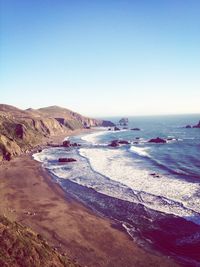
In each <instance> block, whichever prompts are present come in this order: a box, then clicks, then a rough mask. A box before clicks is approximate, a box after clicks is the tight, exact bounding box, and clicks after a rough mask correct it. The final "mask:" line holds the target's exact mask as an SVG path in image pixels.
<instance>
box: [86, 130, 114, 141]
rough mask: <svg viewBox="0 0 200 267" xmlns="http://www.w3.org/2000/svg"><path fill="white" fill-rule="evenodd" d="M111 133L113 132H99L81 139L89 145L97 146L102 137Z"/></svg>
mask: <svg viewBox="0 0 200 267" xmlns="http://www.w3.org/2000/svg"><path fill="white" fill-rule="evenodd" d="M110 132H112V131H108V130H107V131H98V132H94V133H91V134H87V135H84V136H82V137H81V139H82V140H84V141H87V142H89V143H92V144H97V143H98V142H97V140H98V138H99V137H100V136H102V135H105V134H108V133H110Z"/></svg>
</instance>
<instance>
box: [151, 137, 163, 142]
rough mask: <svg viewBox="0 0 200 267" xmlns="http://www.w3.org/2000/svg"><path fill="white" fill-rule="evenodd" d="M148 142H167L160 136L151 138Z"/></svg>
mask: <svg viewBox="0 0 200 267" xmlns="http://www.w3.org/2000/svg"><path fill="white" fill-rule="evenodd" d="M148 143H167V141H166V140H165V139H162V138H160V137H157V138H152V139H150V140H149V141H148Z"/></svg>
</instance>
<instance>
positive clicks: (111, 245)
mask: <svg viewBox="0 0 200 267" xmlns="http://www.w3.org/2000/svg"><path fill="white" fill-rule="evenodd" d="M84 132H85V131H84ZM88 132H89V131H88V130H87V133H88ZM90 132H91V131H90ZM82 133H83V131H78V133H77V132H76V133H75V132H72V133H70V136H71V135H77V134H82ZM63 136H64V135H62V137H61V136H55V137H52V140H53V141H54V142H58V141H61V139H62V140H63ZM66 136H69V134H67V135H66V134H65V137H66ZM0 173H1V175H0V190H1V192H2V194H1V196H0V213H1V214H5V215H6V216H7V217H8V218H9V219H11V220H16V221H18V222H20V223H22V224H25V225H26V226H29V227H31V228H32V229H33V230H34V231H36V232H38V233H40V234H41V235H42V236H43V237H44V238H45V239H46V240H47V241H48V243H49V244H51V245H52V246H53V247H55V248H57V249H58V250H59V251H60V252H61V253H66V254H67V255H68V256H69V257H70V258H71V259H74V260H77V262H78V263H79V264H81V265H82V266H91V267H92V266H95V267H98V266H101V267H103V266H106V267H118V266H119V267H121V266H123V267H133V266H178V264H176V263H174V261H173V260H172V259H168V258H167V257H166V256H162V255H154V254H151V253H149V252H147V251H145V250H144V249H142V248H140V247H139V246H138V245H137V244H136V243H135V242H134V241H133V240H132V239H131V238H130V236H129V235H128V234H127V233H125V231H123V230H122V229H121V230H120V229H117V225H116V222H115V221H112V220H111V219H108V218H107V217H103V216H100V215H98V214H96V213H95V212H94V211H92V209H90V208H88V207H87V206H86V205H84V204H83V203H81V202H79V201H78V200H76V199H74V198H73V197H72V196H71V195H70V194H67V193H66V192H65V191H64V190H63V189H62V187H61V186H60V185H59V184H58V183H56V182H55V181H54V180H53V178H52V177H51V175H50V173H49V172H48V171H47V170H45V169H44V168H43V167H42V164H41V163H40V162H36V161H35V160H34V159H33V158H32V153H31V154H29V155H22V156H20V157H17V158H15V159H13V160H12V161H11V162H6V164H3V165H1V166H0Z"/></svg>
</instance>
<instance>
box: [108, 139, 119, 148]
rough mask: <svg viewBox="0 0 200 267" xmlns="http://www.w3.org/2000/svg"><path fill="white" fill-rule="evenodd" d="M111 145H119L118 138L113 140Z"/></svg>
mask: <svg viewBox="0 0 200 267" xmlns="http://www.w3.org/2000/svg"><path fill="white" fill-rule="evenodd" d="M109 146H111V147H117V146H119V143H118V141H117V140H113V141H112V142H111V143H110V144H109Z"/></svg>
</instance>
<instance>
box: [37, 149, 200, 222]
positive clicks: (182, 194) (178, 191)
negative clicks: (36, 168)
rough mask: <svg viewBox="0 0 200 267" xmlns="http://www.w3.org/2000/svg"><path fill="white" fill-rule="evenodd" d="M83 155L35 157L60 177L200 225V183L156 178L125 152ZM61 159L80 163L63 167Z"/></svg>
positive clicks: (55, 152) (52, 152)
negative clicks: (73, 159)
mask: <svg viewBox="0 0 200 267" xmlns="http://www.w3.org/2000/svg"><path fill="white" fill-rule="evenodd" d="M137 152H138V151H137ZM79 153H80V155H81V156H80V155H79ZM79 153H78V150H72V151H71V150H66V149H64V148H49V149H44V150H43V151H42V152H40V153H36V154H34V155H33V157H34V159H35V160H37V161H40V162H42V163H43V166H44V167H45V168H48V169H49V171H50V172H51V173H52V174H54V175H55V176H56V177H58V178H62V179H69V180H71V181H73V182H76V183H78V184H80V185H83V186H87V187H90V188H93V189H95V190H96V191H97V192H100V193H103V194H106V195H108V196H112V197H116V198H119V199H122V200H127V201H130V202H134V203H142V204H143V205H145V206H146V207H149V208H151V209H154V210H158V211H161V212H165V213H168V214H175V215H178V216H181V217H185V218H188V219H190V220H193V221H195V216H196V217H197V219H196V222H197V223H198V220H199V217H198V215H197V214H196V213H195V212H198V213H199V212H200V198H199V195H198V192H199V189H200V186H199V184H194V183H191V182H186V181H184V180H177V179H173V178H170V177H167V176H159V177H153V176H151V175H149V170H145V169H141V168H139V167H138V166H137V163H136V162H135V160H133V158H131V157H128V156H127V153H128V152H127V151H125V150H120V149H111V148H102V147H98V148H81V149H80V150H79ZM139 153H141V151H140V152H139ZM143 153H144V151H143ZM59 157H73V158H75V159H76V160H77V162H75V163H73V162H72V163H68V164H60V163H58V158H59ZM91 167H92V168H91ZM94 171H95V172H94ZM58 181H59V180H58Z"/></svg>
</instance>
